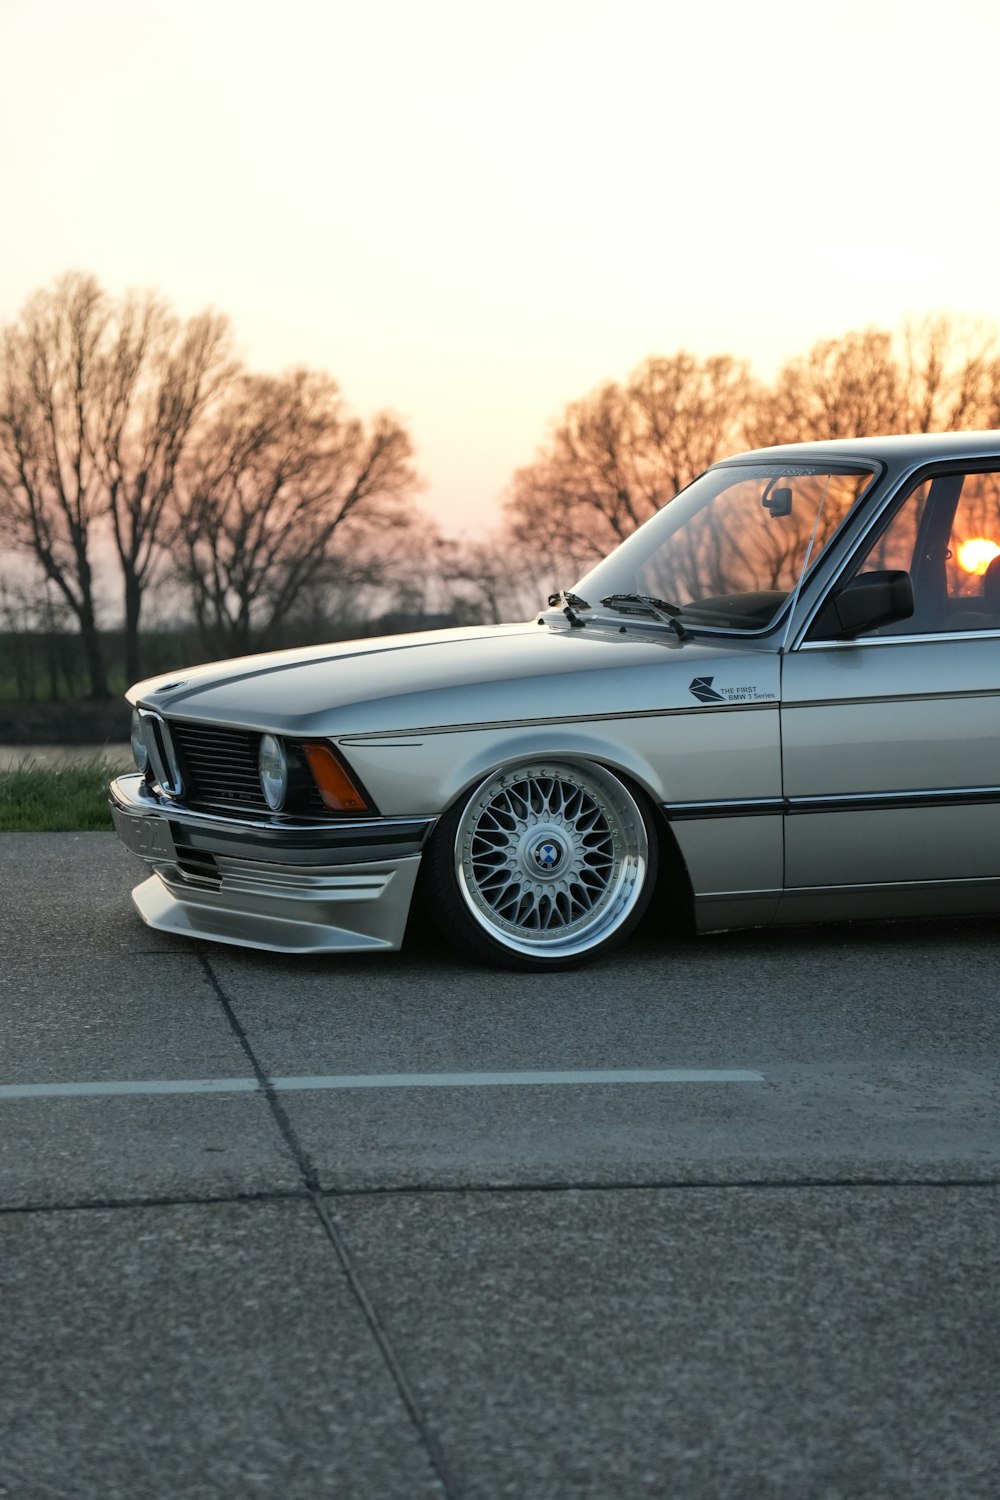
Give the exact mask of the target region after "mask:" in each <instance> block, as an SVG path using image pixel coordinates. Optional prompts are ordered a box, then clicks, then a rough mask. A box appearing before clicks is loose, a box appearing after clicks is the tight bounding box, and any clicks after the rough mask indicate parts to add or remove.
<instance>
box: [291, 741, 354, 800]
mask: <svg viewBox="0 0 1000 1500" xmlns="http://www.w3.org/2000/svg"><path fill="white" fill-rule="evenodd" d="M302 749H303V751H304V753H305V757H306V760H307V761H308V762H309V769H310V771H311V772H312V773H313V779H314V780H315V782H316V785H317V786H318V787H319V794H320V796H321V797H322V798H323V805H324V807H327V808H329V810H330V812H346V813H359V812H370V811H371V809H370V807H369V804H368V802H367V800H366V798H365V797H364V795H363V793H362V792H361V791H359V789H358V788H357V787H356V786H355V784H354V782H353V781H352V780H351V777H350V775H349V774H348V771H347V768H346V766H345V765H344V764H343V762H342V761H340V760H338V758H337V756H336V755H334V753H333V751H332V750H331V749H330V746H329V745H321V744H305V745H303V746H302Z"/></svg>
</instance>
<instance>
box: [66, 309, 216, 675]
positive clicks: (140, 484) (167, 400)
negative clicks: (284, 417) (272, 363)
mask: <svg viewBox="0 0 1000 1500" xmlns="http://www.w3.org/2000/svg"><path fill="white" fill-rule="evenodd" d="M234 373H235V368H234V365H233V363H232V361H231V360H230V357H229V327H228V323H227V321H226V319H225V318H223V317H220V316H219V315H217V314H214V313H209V312H206V313H202V314H200V315H199V316H197V317H194V318H192V319H190V321H189V322H187V323H186V324H183V325H182V324H181V323H180V322H179V321H178V319H177V318H176V317H174V316H173V314H172V313H170V312H169V311H168V310H167V309H166V307H165V306H164V305H163V304H162V303H161V302H160V301H159V299H158V298H156V297H154V296H148V295H147V296H144V297H134V296H133V297H128V298H126V299H125V301H124V302H123V304H122V305H121V308H120V310H119V311H118V313H117V319H116V327H115V330H114V335H113V337H112V339H111V341H110V343H109V346H108V348H107V349H106V351H105V352H104V355H103V362H102V368H101V372H100V374H101V378H100V381H99V384H98V390H97V391H96V393H95V400H96V402H97V404H98V407H99V417H98V421H99V428H98V434H97V435H98V450H97V451H98V457H99V463H100V468H101V474H102V478H103V480H104V484H105V489H106V503H107V507H108V511H109V514H110V518H111V531H112V536H113V537H114V543H115V548H116V550H117V553H118V560H119V563H120V565H121V572H122V581H123V585H124V616H125V676H126V680H127V681H129V682H134V681H135V680H136V678H137V677H138V676H139V675H140V660H139V621H140V616H141V611H142V604H143V597H144V595H145V592H146V588H147V585H148V584H149V582H150V581H151V578H152V577H153V573H154V566H155V564H156V561H157V559H158V557H159V556H160V554H161V552H162V550H163V547H164V542H165V524H164V522H165V511H166V508H167V506H168V502H169V501H170V498H171V495H172V492H173V488H174V484H175V481H176V475H177V467H178V464H179V462H180V460H181V456H182V454H183V452H184V449H185V446H186V445H187V443H188V441H189V439H190V437H191V433H192V429H193V428H194V426H195V424H196V422H197V420H198V417H199V416H200V414H201V412H202V410H203V409H204V407H205V405H206V403H207V402H208V401H210V400H211V398H212V397H213V396H215V395H216V394H217V393H218V392H219V390H220V388H221V387H222V386H223V385H225V384H226V383H227V382H228V381H229V380H230V379H231V378H232V377H233V375H234Z"/></svg>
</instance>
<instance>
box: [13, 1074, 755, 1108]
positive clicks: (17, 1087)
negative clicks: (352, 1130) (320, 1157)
mask: <svg viewBox="0 0 1000 1500" xmlns="http://www.w3.org/2000/svg"><path fill="white" fill-rule="evenodd" d="M763 1082H764V1075H763V1073H755V1072H751V1071H749V1070H747V1069H740V1068H605V1069H600V1070H593V1071H587V1070H583V1071H574V1072H554V1073H553V1072H531V1073H339V1074H338V1073H333V1074H322V1073H321V1074H317V1075H315V1076H312V1075H309V1074H306V1075H304V1076H302V1077H298V1078H296V1077H290V1078H280V1077H279V1078H271V1079H269V1080H268V1083H269V1085H270V1087H271V1088H273V1089H274V1091H275V1093H300V1092H306V1091H316V1092H325V1091H331V1090H346V1089H474V1088H527V1087H542V1086H544V1087H548V1088H553V1087H555V1088H558V1087H577V1086H579V1085H581V1084H604V1085H608V1084H622V1083H632V1084H634V1083H763ZM259 1089H260V1085H259V1084H258V1082H257V1080H256V1078H145V1079H135V1080H131V1079H129V1080H122V1081H115V1080H110V1079H109V1080H108V1081H106V1082H101V1081H99V1080H95V1081H93V1082H83V1083H4V1084H0V1102H2V1101H3V1100H6V1099H87V1098H101V1097H105V1096H110V1095H115V1094H119V1095H121V1094H126V1095H128V1094H132V1095H134V1094H139V1095H142V1094H253V1093H257V1092H258V1090H259Z"/></svg>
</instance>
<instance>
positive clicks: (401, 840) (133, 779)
mask: <svg viewBox="0 0 1000 1500" xmlns="http://www.w3.org/2000/svg"><path fill="white" fill-rule="evenodd" d="M109 801H110V802H111V806H112V811H115V810H117V811H118V813H119V814H120V815H121V816H123V817H132V818H154V819H156V818H162V819H166V820H168V821H169V823H170V827H171V833H172V834H173V837H174V842H175V843H176V844H177V845H178V847H183V846H184V845H185V842H186V841H185V838H184V835H185V834H188V835H189V836H190V839H191V840H192V841H193V842H196V843H197V846H198V847H204V845H203V844H202V843H201V842H200V840H201V839H202V837H203V836H210V837H212V838H213V839H216V840H218V841H219V842H220V843H223V844H230V843H231V844H233V845H234V846H238V847H241V848H243V849H246V848H248V847H250V848H255V849H270V850H278V849H282V848H294V849H303V848H315V849H353V848H355V847H363V848H365V849H369V848H371V849H377V848H379V847H380V846H385V847H389V846H398V845H400V844H411V843H413V844H416V846H417V847H418V848H422V846H423V845H424V843H425V842H426V841H427V837H428V835H429V834H430V831H431V829H432V828H433V827H434V825H435V823H436V822H437V818H432V817H419V818H357V819H347V818H340V819H337V820H336V821H332V820H331V821H330V822H329V823H323V822H320V821H316V822H314V823H291V822H285V821H282V820H281V819H280V818H263V817H262V818H256V819H251V818H228V817H222V816H220V815H219V814H218V813H204V812H197V811H195V810H194V809H192V808H189V807H185V806H184V804H183V803H182V802H173V801H168V800H166V799H165V798H163V797H159V796H157V794H156V792H155V791H153V789H152V788H151V787H150V786H149V784H148V783H147V782H145V781H144V780H143V778H142V777H141V776H132V775H129V776H119V777H118V778H116V780H114V781H112V783H111V786H110V788H109Z"/></svg>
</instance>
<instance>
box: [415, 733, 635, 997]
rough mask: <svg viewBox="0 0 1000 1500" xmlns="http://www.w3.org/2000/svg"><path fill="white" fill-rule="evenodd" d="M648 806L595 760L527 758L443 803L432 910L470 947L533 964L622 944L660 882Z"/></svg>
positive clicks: (562, 961) (543, 965)
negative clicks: (449, 804) (447, 806)
mask: <svg viewBox="0 0 1000 1500" xmlns="http://www.w3.org/2000/svg"><path fill="white" fill-rule="evenodd" d="M657 864H658V846H657V839H656V831H655V828H654V824H653V818H652V815H651V811H650V809H649V807H648V804H647V803H646V801H645V799H644V798H643V797H642V794H641V793H638V792H633V791H631V790H629V789H628V788H627V787H626V786H625V785H624V784H623V783H622V782H621V781H620V780H619V779H618V777H617V776H614V775H612V773H611V772H610V771H607V770H605V769H604V767H603V766H597V765H593V764H589V763H588V764H579V765H577V764H574V763H572V762H568V761H562V760H558V759H552V760H548V759H544V758H541V757H540V758H538V759H532V760H530V761H521V762H518V763H516V764H512V765H510V766H505V767H503V768H502V769H501V770H499V771H494V772H492V773H491V774H490V775H489V776H487V777H486V779H485V780H484V781H482V782H481V783H480V784H479V785H478V786H476V787H474V788H473V789H472V791H471V792H469V793H467V794H466V795H465V796H464V797H461V798H460V799H459V800H458V802H456V803H455V804H454V806H453V807H451V808H450V809H449V811H448V812H447V813H445V815H444V817H442V819H441V821H440V823H439V824H438V826H437V828H436V829H435V832H434V837H433V839H432V841H431V844H430V846H429V848H428V850H427V853H426V855H425V866H426V880H427V894H428V896H429V898H430V905H429V910H430V913H431V917H432V920H433V921H434V922H435V923H436V924H437V926H438V927H439V929H440V930H441V932H442V933H443V934H444V936H445V937H446V938H447V939H448V940H449V941H450V942H452V943H454V944H456V946H458V947H460V948H462V949H463V950H464V951H465V952H466V953H468V954H470V955H471V956H472V957H474V958H476V959H479V960H481V961H484V962H486V963H490V964H494V965H499V966H500V967H502V968H508V969H521V970H532V971H535V972H544V971H551V970H554V969H568V968H573V967H576V966H577V965H579V964H583V963H587V962H590V961H591V960H593V959H595V958H597V957H598V956H599V955H600V954H602V953H607V952H608V951H609V950H610V949H612V948H615V947H617V946H618V945H619V944H620V943H623V942H624V941H625V939H626V938H627V937H628V936H629V934H630V933H631V932H632V931H633V930H634V928H635V927H636V925H637V924H638V922H639V921H640V920H641V918H642V916H643V913H644V912H645V910H646V907H647V906H648V904H649V900H650V896H651V895H652V891H653V887H654V885H655V883H656V873H657Z"/></svg>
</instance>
